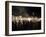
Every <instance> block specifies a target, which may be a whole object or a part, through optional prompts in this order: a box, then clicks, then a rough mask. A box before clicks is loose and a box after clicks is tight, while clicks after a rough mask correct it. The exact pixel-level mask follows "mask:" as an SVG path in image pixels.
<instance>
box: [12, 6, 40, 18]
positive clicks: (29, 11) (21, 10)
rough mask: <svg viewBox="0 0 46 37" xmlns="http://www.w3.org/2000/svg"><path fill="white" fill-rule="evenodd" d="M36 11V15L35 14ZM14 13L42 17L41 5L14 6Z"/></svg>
mask: <svg viewBox="0 0 46 37" xmlns="http://www.w3.org/2000/svg"><path fill="white" fill-rule="evenodd" d="M33 13H34V15H33ZM12 15H15V16H18V15H22V16H26V15H27V16H38V17H41V7H24V6H12Z"/></svg>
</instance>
